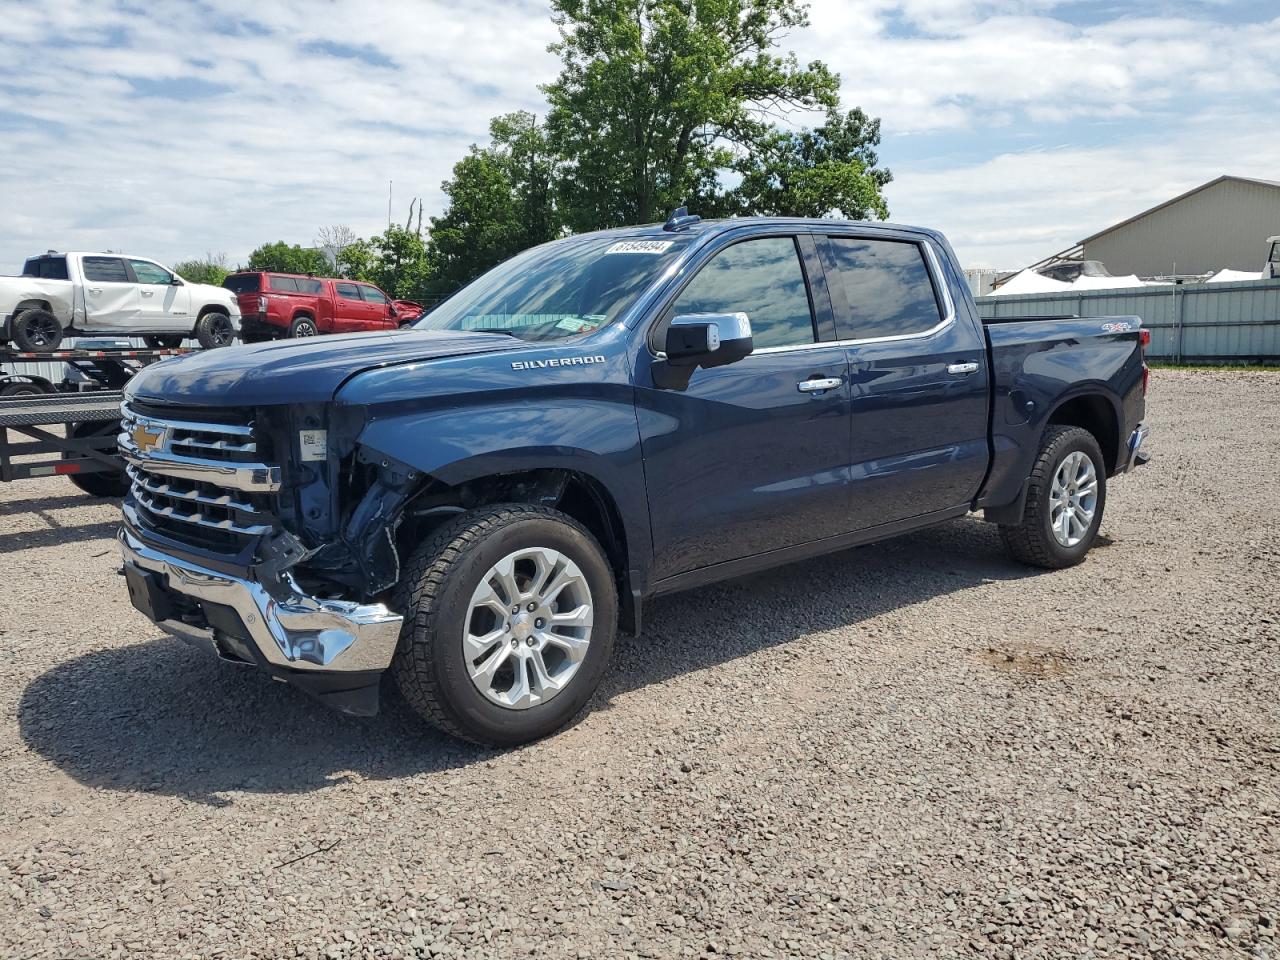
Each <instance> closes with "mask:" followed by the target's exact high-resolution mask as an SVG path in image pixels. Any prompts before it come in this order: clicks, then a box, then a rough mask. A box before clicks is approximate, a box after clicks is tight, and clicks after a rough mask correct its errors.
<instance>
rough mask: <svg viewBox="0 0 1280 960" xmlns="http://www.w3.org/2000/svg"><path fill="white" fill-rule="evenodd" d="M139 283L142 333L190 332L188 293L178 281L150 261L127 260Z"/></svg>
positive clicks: (139, 317) (189, 296)
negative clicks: (144, 331) (156, 331)
mask: <svg viewBox="0 0 1280 960" xmlns="http://www.w3.org/2000/svg"><path fill="white" fill-rule="evenodd" d="M129 266H130V267H132V268H133V275H134V277H136V278H137V281H138V327H139V329H141V330H161V331H166V332H177V331H179V330H183V329H187V330H190V329H191V326H192V320H191V291H190V290H188V289H187V286H186V284H184V283H183V282H182V281H181V280H179V281H178V282H177V283H174V282H173V280H174V277H173V274H171V273H170V272H169V271H168V270H166V269H165V268H164V267H162V266H160V265H159V264H158V263H152V262H151V261H150V260H130V261H129Z"/></svg>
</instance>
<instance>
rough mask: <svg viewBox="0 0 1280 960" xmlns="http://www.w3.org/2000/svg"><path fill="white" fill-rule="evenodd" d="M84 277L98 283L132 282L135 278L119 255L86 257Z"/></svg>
mask: <svg viewBox="0 0 1280 960" xmlns="http://www.w3.org/2000/svg"><path fill="white" fill-rule="evenodd" d="M84 278H85V279H86V280H93V281H95V282H97V283H132V282H133V278H132V277H130V276H129V271H128V270H126V269H125V265H124V261H123V260H121V259H120V258H119V257H85V258H84Z"/></svg>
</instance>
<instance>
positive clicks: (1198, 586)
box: [0, 371, 1280, 958]
mask: <svg viewBox="0 0 1280 960" xmlns="http://www.w3.org/2000/svg"><path fill="white" fill-rule="evenodd" d="M1151 407H1152V411H1153V414H1152V417H1151V419H1152V421H1153V425H1154V428H1155V430H1156V432H1155V434H1154V437H1153V444H1152V448H1153V452H1154V454H1155V460H1154V462H1153V463H1152V465H1151V466H1150V467H1148V468H1147V469H1146V470H1144V471H1141V472H1139V474H1138V475H1137V476H1135V477H1132V478H1126V479H1124V480H1121V481H1120V482H1118V483H1116V484H1115V485H1114V486H1113V487H1112V497H1111V500H1110V502H1109V504H1108V510H1107V516H1106V521H1105V524H1104V532H1105V534H1106V537H1107V540H1106V543H1105V545H1104V546H1102V547H1100V548H1099V549H1098V550H1096V551H1095V553H1094V554H1093V555H1092V556H1091V557H1090V559H1089V561H1088V562H1087V563H1086V564H1084V565H1083V566H1081V567H1078V568H1076V569H1074V570H1069V571H1065V572H1059V573H1037V572H1034V571H1030V570H1027V569H1023V568H1020V567H1018V566H1016V565H1014V564H1013V563H1012V562H1010V561H1008V560H1006V559H1005V557H1004V555H1003V553H1002V552H1001V548H1000V545H999V541H998V538H997V536H996V534H995V531H994V529H992V528H990V527H988V526H986V525H984V524H982V523H979V522H977V521H974V520H965V521H961V522H955V523H951V524H948V525H946V526H944V527H941V528H938V529H936V530H932V531H928V532H924V533H920V534H916V535H912V536H908V537H905V538H902V539H900V540H897V541H893V542H890V543H886V544H881V545H878V546H873V547H869V548H864V549H861V550H856V551H851V552H848V553H845V554H841V555H838V556H835V557H830V558H826V559H822V560H817V561H813V562H809V563H804V564H800V565H797V566H793V567H789V568H786V569H783V570H780V571H776V572H773V573H770V574H767V575H762V576H758V577H755V578H752V579H749V580H744V581H738V582H735V583H731V584H727V585H723V586H719V587H713V588H709V589H704V590H701V591H697V592H694V593H690V594H686V595H683V596H679V597H673V598H669V599H665V600H662V601H660V602H657V603H655V604H653V605H652V607H651V608H650V609H649V611H648V613H649V617H648V625H647V628H646V630H645V634H644V636H643V637H641V638H639V639H635V640H625V641H624V642H622V643H621V644H620V647H619V649H618V651H617V656H616V661H615V666H614V668H613V670H612V672H611V673H610V675H609V677H608V679H607V681H606V690H605V691H604V695H603V696H602V697H601V698H600V700H599V701H598V702H597V705H596V709H595V711H594V712H593V713H591V714H590V715H589V716H587V717H586V719H585V720H583V721H582V722H581V723H580V724H579V725H578V726H576V727H575V728H574V729H572V730H570V731H568V732H566V733H564V734H562V735H561V736H558V737H555V738H553V739H551V740H549V741H547V742H544V743H540V744H536V745H534V746H531V747H528V748H525V749H521V750H515V751H511V752H506V753H494V752H485V751H480V750H477V749H474V748H470V747H465V746H462V745H459V744H457V743H455V742H453V741H450V740H448V739H446V738H443V737H441V736H438V735H436V734H433V733H431V732H429V731H423V730H421V729H418V728H415V727H414V726H413V725H412V724H410V723H408V722H405V721H403V720H400V721H397V720H395V719H392V720H386V719H377V720H371V721H357V720H349V719H344V718H341V717H339V716H336V715H334V714H331V713H329V712H326V711H325V710H324V709H323V708H321V707H318V706H316V705H314V704H312V703H311V702H310V701H308V700H307V699H305V698H304V697H303V696H301V695H300V694H298V693H296V692H294V691H292V690H290V689H288V688H286V687H284V686H281V685H279V684H274V683H272V682H270V681H269V680H267V679H266V678H264V677H262V676H260V675H258V674H255V673H253V672H249V671H242V670H237V669H235V668H232V667H227V666H224V665H222V664H219V663H217V662H216V661H214V660H213V659H212V658H209V657H204V656H201V655H199V654H197V653H195V652H193V651H192V650H190V648H188V647H187V646H185V645H184V644H182V643H180V642H178V641H176V640H170V639H166V638H164V637H163V636H162V635H160V634H159V632H158V631H157V630H155V629H154V628H153V627H152V626H151V625H150V624H148V623H147V622H146V621H145V620H144V619H143V618H142V617H141V616H139V615H137V614H136V613H134V611H133V610H132V608H130V606H129V604H128V602H127V600H126V598H125V591H124V586H123V583H122V582H121V581H120V580H119V578H118V577H117V576H116V575H115V569H116V567H117V558H116V552H115V549H114V544H113V543H112V542H111V540H110V535H111V533H112V531H113V528H114V524H115V513H114V511H113V509H112V508H111V507H110V506H109V505H104V504H102V503H100V502H95V501H92V500H89V499H88V498H86V497H84V496H82V495H80V494H79V493H77V492H76V491H75V490H74V489H73V488H72V487H71V486H70V485H69V484H68V483H66V482H65V481H63V480H56V481H50V482H48V483H37V482H24V483H20V484H12V485H8V486H6V487H3V488H0V555H2V556H3V557H4V558H5V563H4V579H5V585H4V587H3V589H2V590H0V652H2V653H3V656H2V657H0V764H2V765H3V771H4V776H3V777H2V778H0V956H4V957H80V956H83V957H108V956H123V955H139V956H147V957H170V956H174V957H179V956H189V957H216V956H225V957H290V956H299V957H324V958H347V957H366V956H368V957H434V956H476V957H503V958H507V957H518V956H529V955H537V956H545V957H591V958H598V957H624V956H640V957H673V956H704V955H705V956H717V957H719V956H740V957H801V956H802V957H916V956H946V957H950V956H975V957H987V956H992V957H1009V958H1012V957H1037V956H1040V957H1053V958H1058V957H1068V956H1069V957H1099V958H1101V957H1115V956H1138V957H1145V956H1151V955H1156V956H1161V957H1210V956H1212V957H1233V956H1238V957H1268V956H1277V955H1280V947H1278V946H1277V945H1276V941H1277V940H1280V937H1277V934H1276V928H1277V925H1280V852H1278V849H1280V790H1278V787H1280V775H1278V773H1277V771H1278V768H1280V710H1278V708H1277V696H1276V693H1277V690H1278V689H1280V685H1278V684H1277V679H1278V673H1280V612H1278V610H1277V608H1278V607H1280V604H1278V603H1277V596H1278V594H1280V590H1278V589H1277V586H1276V583H1277V576H1278V573H1277V569H1278V567H1280V546H1278V543H1280V376H1277V375H1274V374H1266V373H1246V372H1239V373H1199V372H1195V373H1193V372H1173V371H1159V372H1157V373H1156V375H1155V378H1154V383H1153V389H1152V398H1151Z"/></svg>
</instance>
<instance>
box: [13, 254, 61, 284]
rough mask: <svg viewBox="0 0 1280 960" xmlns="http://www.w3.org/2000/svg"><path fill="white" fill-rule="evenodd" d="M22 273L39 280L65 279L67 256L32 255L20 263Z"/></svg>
mask: <svg viewBox="0 0 1280 960" xmlns="http://www.w3.org/2000/svg"><path fill="white" fill-rule="evenodd" d="M22 275H23V276H24V277H39V278H40V279H41V280H67V279H69V277H68V276H67V258H66V257H32V258H31V259H30V260H28V261H27V262H26V263H24V264H23V265H22Z"/></svg>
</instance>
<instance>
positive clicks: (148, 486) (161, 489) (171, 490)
mask: <svg viewBox="0 0 1280 960" xmlns="http://www.w3.org/2000/svg"><path fill="white" fill-rule="evenodd" d="M125 472H126V473H128V474H129V479H130V480H132V481H133V482H134V483H135V484H137V485H138V486H140V487H142V489H143V490H145V491H147V493H150V494H154V495H156V496H160V497H170V498H172V499H175V500H188V501H191V502H192V503H199V504H203V505H205V506H208V507H222V508H224V509H227V510H235V511H237V512H239V513H249V514H256V515H258V516H263V515H264V513H263V511H261V510H259V509H258V508H257V507H255V506H254V505H253V504H251V503H245V502H243V501H241V500H234V499H232V497H231V494H230V493H224V494H222V495H221V496H210V495H209V494H207V493H201V492H200V491H199V490H198V489H196V488H195V487H190V488H187V489H182V488H179V487H178V486H176V485H174V484H173V483H172V482H170V481H168V480H159V479H157V478H155V477H152V476H149V475H148V474H147V473H145V472H144V471H142V470H139V469H138V468H137V467H134V466H128V467H126V468H125Z"/></svg>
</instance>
